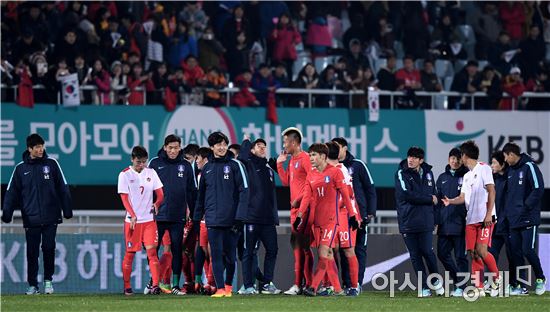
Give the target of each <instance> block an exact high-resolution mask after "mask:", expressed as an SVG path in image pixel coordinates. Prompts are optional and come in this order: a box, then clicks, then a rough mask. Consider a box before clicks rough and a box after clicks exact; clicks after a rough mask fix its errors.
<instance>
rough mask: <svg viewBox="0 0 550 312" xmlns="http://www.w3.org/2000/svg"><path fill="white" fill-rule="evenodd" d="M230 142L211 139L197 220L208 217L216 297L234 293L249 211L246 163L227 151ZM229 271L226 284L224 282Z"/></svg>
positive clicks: (221, 136) (218, 136) (223, 137)
mask: <svg viewBox="0 0 550 312" xmlns="http://www.w3.org/2000/svg"><path fill="white" fill-rule="evenodd" d="M228 143H229V139H228V138H227V136H226V135H225V134H223V133H221V132H214V133H212V134H210V135H209V136H208V145H209V146H210V148H211V149H212V152H213V156H212V158H211V159H209V160H208V163H207V164H206V165H204V167H203V168H202V174H201V180H200V183H199V193H198V198H197V204H196V206H195V214H194V217H193V221H194V222H195V223H196V224H198V223H199V222H200V220H201V219H202V218H203V216H204V220H205V222H206V227H207V230H208V241H209V243H210V249H211V252H212V269H213V271H214V279H215V280H216V288H217V289H218V290H217V291H216V293H215V294H213V295H212V297H215V298H216V297H230V296H231V294H232V284H233V276H234V274H235V258H236V248H237V239H238V236H237V233H238V229H239V227H240V226H241V224H242V220H243V215H244V213H245V211H246V209H247V208H248V196H249V189H248V179H247V176H246V169H245V168H244V166H243V164H242V163H241V162H240V161H238V160H236V159H234V158H233V157H232V155H229V153H228V152H227V145H228ZM224 269H225V270H226V274H225V276H226V278H225V284H224V279H223V275H224V274H223V273H224Z"/></svg>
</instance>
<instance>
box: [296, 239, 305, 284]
mask: <svg viewBox="0 0 550 312" xmlns="http://www.w3.org/2000/svg"><path fill="white" fill-rule="evenodd" d="M303 264H304V251H303V249H301V248H295V249H294V285H297V286H300V285H302V278H303V277H304V273H303V272H304V270H303V268H302V267H303Z"/></svg>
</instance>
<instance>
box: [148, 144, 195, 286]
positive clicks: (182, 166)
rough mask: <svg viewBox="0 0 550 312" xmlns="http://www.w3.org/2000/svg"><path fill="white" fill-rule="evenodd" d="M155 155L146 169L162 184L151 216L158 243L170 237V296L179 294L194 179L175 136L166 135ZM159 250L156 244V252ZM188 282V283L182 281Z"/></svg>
mask: <svg viewBox="0 0 550 312" xmlns="http://www.w3.org/2000/svg"><path fill="white" fill-rule="evenodd" d="M157 155H158V156H157V157H155V158H153V159H151V161H150V162H149V168H152V169H153V170H155V171H156V172H157V174H158V176H159V178H160V180H161V182H162V184H163V185H164V187H163V189H164V201H163V202H162V204H161V206H160V207H159V212H158V214H157V215H156V216H155V221H156V222H157V229H158V233H159V241H162V237H163V236H164V234H165V232H166V230H168V233H169V235H170V249H171V251H172V254H173V257H172V272H173V277H172V293H173V294H175V295H180V294H183V292H181V290H180V287H179V285H180V283H179V281H180V276H181V267H182V247H183V246H182V243H183V227H184V225H185V221H186V218H187V209H189V216H193V212H194V210H195V200H196V192H197V188H196V180H195V175H194V172H193V169H192V167H191V164H190V163H189V162H188V161H187V160H186V159H185V158H184V157H183V156H184V153H183V151H182V149H181V139H180V138H179V137H178V136H176V135H173V134H171V135H168V136H167V137H166V138H165V139H164V146H163V147H162V148H161V149H160V150H159V152H158V154H157ZM159 248H160V244H159V246H158V247H157V250H158V249H159ZM186 282H189V281H186Z"/></svg>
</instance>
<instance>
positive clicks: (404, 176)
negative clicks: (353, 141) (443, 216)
mask: <svg viewBox="0 0 550 312" xmlns="http://www.w3.org/2000/svg"><path fill="white" fill-rule="evenodd" d="M435 194H436V191H435V181H434V176H433V173H432V166H430V165H428V164H427V163H426V162H425V161H424V150H423V149H422V148H420V147H416V146H413V147H411V148H409V150H408V151H407V158H406V159H404V160H403V161H401V163H400V164H399V169H398V170H397V172H396V173H395V202H396V204H397V221H398V224H399V232H400V233H401V234H402V235H403V240H404V241H405V245H407V249H408V250H409V253H410V255H411V263H412V265H413V268H414V270H415V272H416V274H417V275H418V274H419V272H420V273H421V274H422V289H419V290H418V296H419V297H430V296H431V295H432V292H431V291H430V289H429V288H428V283H427V280H428V273H426V268H425V266H424V261H426V265H427V267H428V272H429V274H432V273H438V270H437V260H436V258H435V254H434V251H433V248H432V239H433V234H432V232H433V230H434V227H435V223H434V211H433V209H434V205H437V196H436V195H435ZM432 285H434V286H435V291H436V294H437V295H443V294H444V293H445V290H444V289H443V285H442V283H441V281H439V280H438V279H437V280H435V281H433V283H432Z"/></svg>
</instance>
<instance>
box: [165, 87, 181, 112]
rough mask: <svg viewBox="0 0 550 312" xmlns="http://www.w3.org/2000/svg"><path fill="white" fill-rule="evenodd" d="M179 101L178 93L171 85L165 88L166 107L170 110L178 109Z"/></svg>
mask: <svg viewBox="0 0 550 312" xmlns="http://www.w3.org/2000/svg"><path fill="white" fill-rule="evenodd" d="M177 103H178V97H177V93H176V92H174V91H172V90H171V89H170V88H169V87H166V88H164V108H166V110H167V111H169V112H173V111H174V110H175V109H176V104H177Z"/></svg>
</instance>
